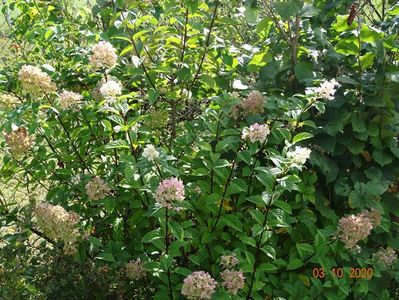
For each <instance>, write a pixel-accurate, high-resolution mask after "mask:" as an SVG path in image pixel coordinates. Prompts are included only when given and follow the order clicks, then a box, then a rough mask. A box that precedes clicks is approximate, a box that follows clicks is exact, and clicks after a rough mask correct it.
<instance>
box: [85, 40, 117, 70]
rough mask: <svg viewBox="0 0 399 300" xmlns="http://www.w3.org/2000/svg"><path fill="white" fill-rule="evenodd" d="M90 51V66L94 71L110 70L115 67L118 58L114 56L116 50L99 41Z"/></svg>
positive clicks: (108, 44)
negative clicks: (91, 52)
mask: <svg viewBox="0 0 399 300" xmlns="http://www.w3.org/2000/svg"><path fill="white" fill-rule="evenodd" d="M92 51H93V54H92V56H91V57H90V65H91V66H92V67H93V68H94V69H99V68H105V69H112V68H113V67H115V65H116V61H117V59H118V56H117V55H116V49H115V48H114V46H112V45H111V44H110V43H108V42H104V41H101V42H99V43H98V44H97V45H95V46H94V47H93V48H92Z"/></svg>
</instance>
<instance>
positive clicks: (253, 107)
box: [231, 91, 265, 119]
mask: <svg viewBox="0 0 399 300" xmlns="http://www.w3.org/2000/svg"><path fill="white" fill-rule="evenodd" d="M264 104H265V97H264V96H263V95H262V93H260V92H259V91H253V92H251V93H249V95H248V96H247V98H246V99H245V100H243V101H241V102H240V103H239V104H237V105H235V106H233V108H232V110H231V116H232V117H233V118H234V119H238V118H239V117H248V116H251V115H256V114H261V113H263V111H264Z"/></svg>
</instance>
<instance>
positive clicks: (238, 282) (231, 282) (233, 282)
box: [220, 270, 245, 295]
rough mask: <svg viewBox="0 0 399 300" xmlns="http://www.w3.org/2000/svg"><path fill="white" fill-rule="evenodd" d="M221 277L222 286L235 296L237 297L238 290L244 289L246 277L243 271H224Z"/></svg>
mask: <svg viewBox="0 0 399 300" xmlns="http://www.w3.org/2000/svg"><path fill="white" fill-rule="evenodd" d="M220 277H221V278H222V279H223V282H222V286H223V287H225V288H226V289H227V291H228V292H229V293H231V294H233V295H237V292H238V290H240V289H242V288H243V287H244V284H245V277H244V275H243V273H242V271H236V270H224V271H223V272H222V273H221V274H220Z"/></svg>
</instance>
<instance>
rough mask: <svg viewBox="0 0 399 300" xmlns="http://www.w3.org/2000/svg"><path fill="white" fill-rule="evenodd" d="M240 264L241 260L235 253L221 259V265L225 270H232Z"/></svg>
mask: <svg viewBox="0 0 399 300" xmlns="http://www.w3.org/2000/svg"><path fill="white" fill-rule="evenodd" d="M238 263H239V260H238V258H237V256H236V254H235V253H232V254H230V255H223V256H222V257H221V258H220V264H221V266H222V268H223V269H232V268H234V267H235V266H236V265H238Z"/></svg>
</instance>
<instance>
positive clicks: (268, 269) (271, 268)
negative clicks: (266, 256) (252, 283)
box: [257, 263, 278, 273]
mask: <svg viewBox="0 0 399 300" xmlns="http://www.w3.org/2000/svg"><path fill="white" fill-rule="evenodd" d="M257 270H260V271H263V272H266V273H268V272H271V273H272V272H273V271H277V270H278V268H277V266H276V265H273V264H271V263H262V264H260V265H259V266H258V268H257Z"/></svg>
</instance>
